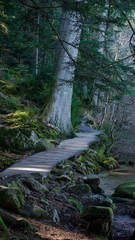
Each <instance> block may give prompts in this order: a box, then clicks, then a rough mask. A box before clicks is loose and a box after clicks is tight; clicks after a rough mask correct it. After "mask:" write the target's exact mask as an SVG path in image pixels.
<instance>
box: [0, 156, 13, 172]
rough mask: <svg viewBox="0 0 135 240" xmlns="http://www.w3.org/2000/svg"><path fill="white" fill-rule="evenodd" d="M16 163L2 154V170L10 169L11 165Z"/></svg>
mask: <svg viewBox="0 0 135 240" xmlns="http://www.w3.org/2000/svg"><path fill="white" fill-rule="evenodd" d="M15 162H16V160H15V159H13V158H10V157H7V156H5V155H4V154H0V169H4V168H7V167H9V166H10V165H12V164H14V163H15Z"/></svg>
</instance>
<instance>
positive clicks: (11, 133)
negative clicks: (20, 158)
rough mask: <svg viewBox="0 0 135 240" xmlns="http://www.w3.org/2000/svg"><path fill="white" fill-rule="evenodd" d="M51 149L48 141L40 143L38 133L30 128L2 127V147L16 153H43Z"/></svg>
mask: <svg viewBox="0 0 135 240" xmlns="http://www.w3.org/2000/svg"><path fill="white" fill-rule="evenodd" d="M46 146H47V149H48V148H49V147H48V141H40V139H39V138H38V136H37V135H36V133H35V132H34V131H33V130H31V129H28V128H18V127H17V128H7V127H3V126H1V125H0V147H1V148H2V149H6V150H11V151H12V152H15V153H24V152H28V151H35V152H38V151H43V150H45V149H46Z"/></svg>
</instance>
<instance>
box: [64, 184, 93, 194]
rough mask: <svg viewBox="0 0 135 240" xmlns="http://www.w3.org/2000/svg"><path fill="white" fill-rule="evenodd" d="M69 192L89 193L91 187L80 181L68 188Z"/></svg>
mask: <svg viewBox="0 0 135 240" xmlns="http://www.w3.org/2000/svg"><path fill="white" fill-rule="evenodd" d="M68 190H69V192H71V193H74V194H78V195H91V194H92V192H91V188H90V186H89V185H88V184H85V183H81V184H75V185H72V186H70V187H69V188H68Z"/></svg>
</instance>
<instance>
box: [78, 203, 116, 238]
mask: <svg viewBox="0 0 135 240" xmlns="http://www.w3.org/2000/svg"><path fill="white" fill-rule="evenodd" d="M83 217H84V218H86V219H87V220H88V221H89V230H90V232H93V233H96V234H100V235H102V236H104V237H108V238H110V237H111V235H112V232H111V226H112V220H113V211H112V209H111V208H108V207H100V206H96V207H93V206H89V207H88V208H87V209H86V210H85V211H84V213H83Z"/></svg>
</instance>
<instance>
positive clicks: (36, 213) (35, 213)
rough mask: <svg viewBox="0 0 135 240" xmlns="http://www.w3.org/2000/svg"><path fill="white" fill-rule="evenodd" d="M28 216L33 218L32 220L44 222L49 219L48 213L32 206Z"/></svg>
mask: <svg viewBox="0 0 135 240" xmlns="http://www.w3.org/2000/svg"><path fill="white" fill-rule="evenodd" d="M30 216H31V217H33V218H36V219H46V220H50V219H51V217H50V215H49V213H48V212H47V211H46V210H44V209H43V208H41V207H39V206H37V205H34V206H33V207H32V208H31V211H30Z"/></svg>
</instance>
